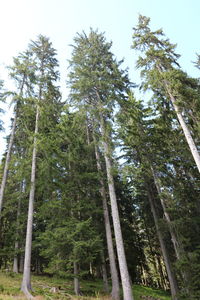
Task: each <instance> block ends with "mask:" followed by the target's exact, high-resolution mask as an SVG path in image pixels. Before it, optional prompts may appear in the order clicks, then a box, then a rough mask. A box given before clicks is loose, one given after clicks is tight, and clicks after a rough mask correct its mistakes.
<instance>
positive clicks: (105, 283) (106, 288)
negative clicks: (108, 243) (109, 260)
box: [101, 250, 109, 293]
mask: <svg viewBox="0 0 200 300" xmlns="http://www.w3.org/2000/svg"><path fill="white" fill-rule="evenodd" d="M101 260H102V266H101V269H102V276H103V289H104V292H105V293H109V284H108V275H107V270H106V262H105V256H104V252H103V250H102V252H101Z"/></svg>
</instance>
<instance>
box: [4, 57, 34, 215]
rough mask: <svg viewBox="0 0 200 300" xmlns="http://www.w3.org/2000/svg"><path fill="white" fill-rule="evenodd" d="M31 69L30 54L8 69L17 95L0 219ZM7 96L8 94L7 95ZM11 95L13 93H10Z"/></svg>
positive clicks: (6, 161) (17, 59)
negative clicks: (19, 117) (19, 115)
mask: <svg viewBox="0 0 200 300" xmlns="http://www.w3.org/2000/svg"><path fill="white" fill-rule="evenodd" d="M32 67H33V65H31V62H30V53H29V52H26V53H24V54H21V55H19V57H17V58H14V65H13V66H12V67H10V68H9V69H10V76H11V78H12V79H14V80H15V82H16V85H17V89H18V91H17V93H14V95H13V96H14V97H13V102H15V107H14V119H13V121H12V128H11V133H10V138H9V143H8V149H7V153H6V159H5V165H4V171H3V177H2V182H1V189H0V217H1V211H2V207H3V197H4V191H5V187H6V181H7V176H8V169H9V162H10V158H11V152H12V146H13V142H14V137H15V130H16V126H17V118H18V114H19V110H20V105H21V103H20V102H22V98H23V94H24V90H25V88H29V82H28V79H27V77H28V76H29V77H30V76H32ZM7 94H8V93H7ZM11 94H13V93H11Z"/></svg>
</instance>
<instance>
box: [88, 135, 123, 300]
mask: <svg viewBox="0 0 200 300" xmlns="http://www.w3.org/2000/svg"><path fill="white" fill-rule="evenodd" d="M93 138H94V141H95V156H96V162H97V170H98V172H99V175H100V174H101V172H102V167H101V160H100V155H99V151H98V148H97V145H96V140H95V136H94V135H93ZM99 182H100V194H101V197H102V202H103V215H104V224H105V231H106V242H107V248H108V256H109V262H110V273H111V280H112V292H111V296H112V299H114V300H119V299H120V294H119V292H120V291H119V278H118V272H117V266H116V261H115V252H114V246H113V240H112V231H111V225H110V219H109V212H108V204H107V199H106V188H105V185H104V181H103V179H102V177H100V179H99Z"/></svg>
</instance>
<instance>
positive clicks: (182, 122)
mask: <svg viewBox="0 0 200 300" xmlns="http://www.w3.org/2000/svg"><path fill="white" fill-rule="evenodd" d="M157 69H158V71H159V72H160V74H161V75H163V71H162V67H161V66H160V65H157ZM163 82H164V86H165V89H166V92H167V93H168V95H169V97H170V100H171V102H172V105H173V107H174V110H175V112H176V115H177V118H178V120H179V123H180V125H181V128H182V130H183V133H184V135H185V138H186V141H187V143H188V146H189V148H190V151H191V153H192V156H193V158H194V161H195V163H196V166H197V168H198V170H199V172H200V155H199V152H198V150H197V147H196V145H195V142H194V140H193V138H192V135H191V133H190V130H189V129H188V127H187V125H186V123H185V120H184V118H183V116H182V113H181V112H180V110H179V107H178V105H177V104H176V99H175V97H174V96H173V94H172V92H171V89H170V85H169V83H168V82H167V80H164V81H163Z"/></svg>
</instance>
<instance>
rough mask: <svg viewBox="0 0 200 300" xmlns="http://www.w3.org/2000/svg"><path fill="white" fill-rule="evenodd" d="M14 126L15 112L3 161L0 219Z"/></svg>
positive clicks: (15, 122) (15, 120)
mask: <svg viewBox="0 0 200 300" xmlns="http://www.w3.org/2000/svg"><path fill="white" fill-rule="evenodd" d="M16 124H17V111H15V116H14V120H13V124H12V130H11V134H10V140H9V144H8V151H7V154H6V161H5V166H4V170H3V178H2V182H1V188H0V218H1V211H2V207H3V197H4V191H5V186H6V181H7V176H8V168H9V162H10V158H11V151H12V145H13V141H14V136H15V129H16Z"/></svg>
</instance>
